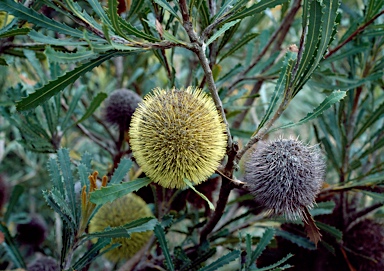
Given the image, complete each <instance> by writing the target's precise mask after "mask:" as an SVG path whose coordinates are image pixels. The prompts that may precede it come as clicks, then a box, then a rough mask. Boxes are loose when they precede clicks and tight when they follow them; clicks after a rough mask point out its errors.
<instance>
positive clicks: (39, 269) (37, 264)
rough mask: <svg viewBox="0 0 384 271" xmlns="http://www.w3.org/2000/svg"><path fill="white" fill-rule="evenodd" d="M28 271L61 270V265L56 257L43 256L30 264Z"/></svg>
mask: <svg viewBox="0 0 384 271" xmlns="http://www.w3.org/2000/svg"><path fill="white" fill-rule="evenodd" d="M28 271H60V266H59V264H58V263H57V261H56V260H55V259H53V258H51V257H47V256H42V257H40V258H38V259H36V260H35V261H34V262H33V263H31V264H29V265H28Z"/></svg>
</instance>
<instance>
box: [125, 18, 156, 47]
mask: <svg viewBox="0 0 384 271" xmlns="http://www.w3.org/2000/svg"><path fill="white" fill-rule="evenodd" d="M118 19H119V22H120V24H121V25H120V26H121V28H122V29H123V30H124V31H126V32H127V34H129V35H134V36H136V37H138V38H142V39H146V40H148V41H152V42H157V41H159V39H157V38H155V37H154V36H152V35H148V34H146V33H145V32H143V31H140V30H139V29H137V28H136V27H134V26H132V25H131V24H130V23H129V22H127V21H124V20H123V19H122V18H121V17H119V18H118Z"/></svg>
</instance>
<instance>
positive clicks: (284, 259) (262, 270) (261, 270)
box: [256, 253, 293, 271]
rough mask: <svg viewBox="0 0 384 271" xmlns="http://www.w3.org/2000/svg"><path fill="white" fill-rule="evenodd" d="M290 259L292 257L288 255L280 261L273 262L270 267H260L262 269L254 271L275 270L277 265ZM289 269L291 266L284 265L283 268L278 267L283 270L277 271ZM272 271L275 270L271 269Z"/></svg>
mask: <svg viewBox="0 0 384 271" xmlns="http://www.w3.org/2000/svg"><path fill="white" fill-rule="evenodd" d="M292 257H293V254H291V253H289V254H288V255H287V256H285V257H284V258H282V259H281V260H279V261H277V262H275V263H274V264H271V265H268V266H266V267H262V268H257V269H256V270H257V271H268V270H271V269H273V268H276V267H278V266H279V265H281V264H283V263H285V262H286V261H288V260H289V259H290V258H292ZM289 267H291V265H285V266H282V267H280V268H283V269H278V270H284V269H286V268H289ZM273 270H276V269H273Z"/></svg>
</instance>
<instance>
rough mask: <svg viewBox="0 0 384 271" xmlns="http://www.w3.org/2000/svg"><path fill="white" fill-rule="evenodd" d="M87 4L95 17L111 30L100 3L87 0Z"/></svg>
mask: <svg viewBox="0 0 384 271" xmlns="http://www.w3.org/2000/svg"><path fill="white" fill-rule="evenodd" d="M87 2H88V3H89V4H90V5H91V7H92V10H93V11H94V12H95V13H96V14H97V16H99V18H100V19H101V21H102V22H104V23H105V24H107V25H108V26H110V27H111V28H112V23H111V21H110V20H109V18H108V16H107V14H106V13H105V11H104V9H103V7H102V6H101V5H100V2H99V1H97V0H87Z"/></svg>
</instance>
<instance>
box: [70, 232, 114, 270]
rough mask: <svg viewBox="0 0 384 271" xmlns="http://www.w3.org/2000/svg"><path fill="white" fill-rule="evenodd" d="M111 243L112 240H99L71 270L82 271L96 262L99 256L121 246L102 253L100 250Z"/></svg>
mask: <svg viewBox="0 0 384 271" xmlns="http://www.w3.org/2000/svg"><path fill="white" fill-rule="evenodd" d="M110 243H111V239H108V238H104V239H99V240H97V243H96V244H93V245H92V246H91V247H90V248H89V249H87V252H86V253H85V254H84V255H83V256H82V257H81V258H80V259H78V260H77V261H76V263H75V264H74V265H73V266H72V268H71V270H82V269H83V268H84V267H85V266H86V265H88V264H89V263H91V262H92V261H94V260H95V259H96V258H97V257H98V256H100V255H102V254H104V253H105V252H107V251H109V250H112V249H114V248H116V247H118V246H119V244H113V245H112V246H111V247H108V249H107V250H106V251H104V250H103V252H102V253H100V250H102V249H103V248H104V247H106V246H107V245H109V244H110Z"/></svg>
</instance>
